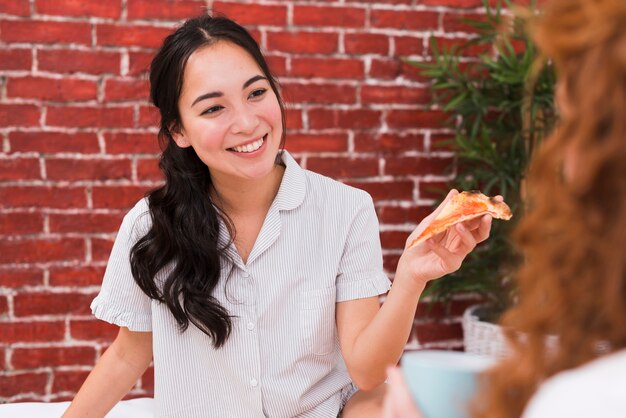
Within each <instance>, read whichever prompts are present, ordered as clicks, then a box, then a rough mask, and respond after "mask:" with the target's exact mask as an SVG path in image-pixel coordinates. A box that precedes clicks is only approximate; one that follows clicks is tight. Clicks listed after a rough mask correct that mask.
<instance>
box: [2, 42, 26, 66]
mask: <svg viewBox="0 0 626 418" xmlns="http://www.w3.org/2000/svg"><path fill="white" fill-rule="evenodd" d="M32 65H33V55H32V53H31V50H30V49H26V48H23V49H17V48H16V49H8V48H6V47H3V48H2V49H0V71H6V70H30V69H31V67H32Z"/></svg>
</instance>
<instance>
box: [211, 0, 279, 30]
mask: <svg viewBox="0 0 626 418" xmlns="http://www.w3.org/2000/svg"><path fill="white" fill-rule="evenodd" d="M213 11H215V12H217V13H222V14H224V15H226V16H228V17H229V18H231V19H234V20H235V21H237V23H239V24H240V25H272V26H281V27H282V26H286V24H287V6H286V5H269V4H255V3H246V4H240V3H231V2H223V1H215V2H213Z"/></svg>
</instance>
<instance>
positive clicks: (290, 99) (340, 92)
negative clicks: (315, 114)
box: [282, 83, 356, 104]
mask: <svg viewBox="0 0 626 418" xmlns="http://www.w3.org/2000/svg"><path fill="white" fill-rule="evenodd" d="M282 87H283V99H284V100H285V101H286V102H287V103H327V104H335V103H343V104H353V103H356V87H354V86H348V85H338V84H295V83H285V84H283V85H282Z"/></svg>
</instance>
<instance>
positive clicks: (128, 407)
mask: <svg viewBox="0 0 626 418" xmlns="http://www.w3.org/2000/svg"><path fill="white" fill-rule="evenodd" d="M69 404H70V402H69V401H67V402H49V403H48V402H18V403H7V404H0V417H2V418H26V417H28V418H58V417H60V416H61V415H63V412H65V410H66V409H67V407H68V406H69ZM153 417H154V399H153V398H136V399H130V400H127V401H121V402H119V403H118V404H117V405H115V407H114V408H113V409H112V410H111V412H109V413H108V414H107V416H106V418H153Z"/></svg>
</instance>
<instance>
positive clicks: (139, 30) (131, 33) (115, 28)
mask: <svg viewBox="0 0 626 418" xmlns="http://www.w3.org/2000/svg"><path fill="white" fill-rule="evenodd" d="M171 32H172V29H170V28H164V27H157V26H143V25H141V26H140V25H115V24H108V23H103V24H99V25H96V44H97V45H103V46H138V47H144V48H158V47H160V46H161V44H162V43H163V39H165V37H166V36H167V35H169V34H170V33H171Z"/></svg>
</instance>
